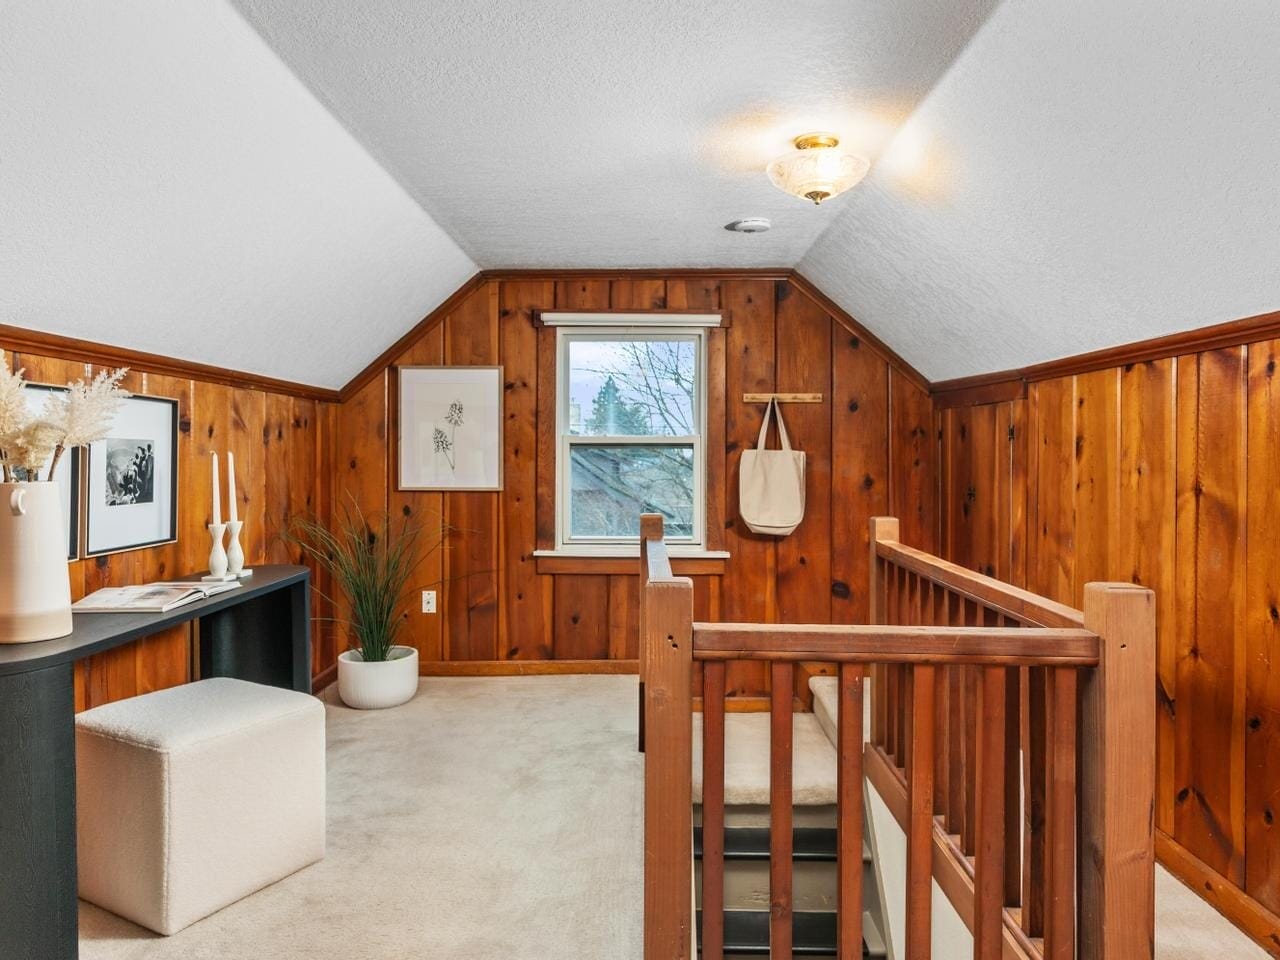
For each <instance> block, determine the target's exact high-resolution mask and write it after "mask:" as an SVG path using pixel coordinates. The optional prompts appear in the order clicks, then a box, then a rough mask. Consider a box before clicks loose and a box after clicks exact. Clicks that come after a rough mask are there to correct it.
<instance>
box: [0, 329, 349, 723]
mask: <svg viewBox="0 0 1280 960" xmlns="http://www.w3.org/2000/svg"><path fill="white" fill-rule="evenodd" d="M9 359H10V362H11V363H12V364H13V366H14V368H15V369H16V368H24V369H25V371H26V374H25V375H26V378H27V379H28V380H30V381H31V382H35V383H51V384H58V385H61V384H65V383H67V382H68V381H71V380H77V379H81V378H86V377H92V376H94V375H96V374H97V373H98V372H100V371H101V370H102V369H104V368H102V367H98V366H93V365H89V364H84V363H80V362H77V361H72V360H65V359H61V358H55V357H46V356H41V355H39V354H32V353H22V354H13V355H11V356H10V358H9ZM123 385H124V387H125V388H126V389H128V390H130V391H132V392H134V393H139V394H144V395H149V396H159V397H169V398H171V399H175V400H177V401H178V448H177V460H178V516H177V537H178V539H177V542H176V543H172V544H164V545H161V546H157V547H149V548H146V549H142V550H130V551H125V552H122V553H115V554H109V555H107V556H103V557H94V558H91V559H88V560H77V561H73V562H72V563H70V564H69V567H68V572H69V575H70V580H71V592H72V598H73V599H79V598H80V597H82V596H84V594H86V593H89V592H92V591H93V590H97V589H98V588H100V587H108V586H122V585H127V584H136V583H143V582H146V581H150V580H160V579H172V578H174V577H178V576H182V575H185V574H189V573H195V572H199V571H200V570H202V569H204V568H205V567H206V564H207V561H208V556H209V535H208V532H207V530H206V525H207V524H208V522H209V520H210V516H209V514H210V510H211V504H210V491H209V483H210V469H209V451H210V450H212V449H217V450H218V451H219V455H220V457H222V469H223V476H224V477H225V470H226V459H225V454H226V451H227V450H234V451H235V453H236V461H237V462H236V474H237V476H236V480H237V484H238V492H239V495H240V513H241V518H242V519H243V520H245V522H246V528H245V535H244V536H243V537H242V544H243V545H244V548H245V562H246V564H247V565H252V564H255V563H263V562H276V561H281V560H284V559H285V554H286V553H287V551H286V550H284V549H283V548H282V547H281V546H280V545H279V540H278V537H277V533H278V531H279V529H280V528H281V526H282V523H283V520H284V511H286V510H290V509H292V508H293V507H295V506H296V507H297V508H298V509H299V510H306V509H309V508H310V507H311V505H312V504H314V503H316V502H317V501H318V498H319V496H320V493H321V491H322V489H323V488H324V487H325V486H327V483H328V474H329V469H328V462H327V458H325V457H323V455H322V441H321V437H320V434H319V431H318V430H317V429H316V424H317V422H318V421H319V420H320V419H323V417H325V416H328V414H329V410H330V408H331V405H330V404H327V403H323V402H319V401H314V400H304V399H299V398H295V397H289V396H283V395H277V394H271V393H264V392H262V391H259V390H252V389H245V388H233V387H229V386H224V385H221V384H212V383H209V382H207V381H201V380H193V379H188V378H183V377H178V376H169V375H162V374H155V373H145V372H136V371H135V372H130V373H129V374H128V375H127V376H126V378H125V380H124V382H123ZM273 425H278V426H279V427H280V428H281V430H283V431H284V433H283V435H279V434H277V435H273V434H272V426H273ZM224 490H225V488H224ZM320 515H325V514H324V513H323V510H322V511H321V513H320ZM315 609H316V613H317V615H319V614H320V612H321V610H322V606H321V601H320V600H319V598H317V600H316V608H315ZM318 632H319V631H318V630H317V633H318ZM330 663H332V650H331V649H330V650H328V651H326V649H325V647H324V645H323V644H319V645H318V646H317V650H316V656H315V658H314V661H313V670H314V672H316V673H319V672H320V671H322V670H324V669H325V668H326V667H327V666H329V664H330ZM190 670H191V627H190V626H189V625H185V626H179V627H174V628H172V629H169V630H165V631H163V632H161V633H158V634H155V635H154V636H151V637H146V638H143V639H141V640H139V641H137V642H135V643H132V644H128V645H126V646H124V647H120V648H117V649H116V650H111V651H107V652H106V653H102V654H98V655H96V656H93V657H89V658H86V659H85V660H82V661H80V662H78V663H77V664H76V670H75V705H76V709H77V710H84V709H88V708H89V707H94V706H99V705H101V704H104V703H109V702H111V701H113V700H119V699H123V698H125V697H131V696H136V695H137V694H141V693H148V692H150V691H153V690H160V689H164V688H166V687H170V686H175V685H177V684H181V683H185V682H187V681H189V680H190V679H191V674H190Z"/></svg>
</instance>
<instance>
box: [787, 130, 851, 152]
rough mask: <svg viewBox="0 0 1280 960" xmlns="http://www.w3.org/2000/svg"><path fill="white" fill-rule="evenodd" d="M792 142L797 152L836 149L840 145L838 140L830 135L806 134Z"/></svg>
mask: <svg viewBox="0 0 1280 960" xmlns="http://www.w3.org/2000/svg"><path fill="white" fill-rule="evenodd" d="M794 142H795V145H796V149H797V150H810V149H812V148H814V147H837V146H839V145H840V140H839V138H838V137H836V136H835V135H834V134H830V133H806V134H802V135H801V136H798V137H796V139H795V141H794Z"/></svg>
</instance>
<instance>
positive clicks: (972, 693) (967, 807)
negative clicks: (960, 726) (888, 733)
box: [960, 600, 982, 856]
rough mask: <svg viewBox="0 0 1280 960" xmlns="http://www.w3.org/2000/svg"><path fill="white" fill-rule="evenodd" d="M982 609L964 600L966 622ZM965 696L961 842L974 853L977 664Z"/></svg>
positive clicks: (968, 670)
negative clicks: (962, 825) (962, 827)
mask: <svg viewBox="0 0 1280 960" xmlns="http://www.w3.org/2000/svg"><path fill="white" fill-rule="evenodd" d="M981 619H982V611H981V608H979V606H978V605H977V604H976V603H974V602H973V601H971V600H966V601H965V602H964V625H965V626H967V627H976V626H978V625H979V624H980V623H981ZM960 670H961V671H962V673H963V675H964V681H963V683H962V685H961V696H962V697H963V698H964V748H963V749H964V829H963V830H962V831H961V834H960V845H961V847H962V848H963V849H964V852H965V853H966V854H967V855H969V856H973V854H974V852H975V851H976V850H977V843H978V833H977V826H978V769H977V766H978V765H977V758H978V675H979V669H978V668H977V667H972V666H965V667H961V668H960Z"/></svg>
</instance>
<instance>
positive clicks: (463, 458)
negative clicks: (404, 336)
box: [397, 367, 502, 490]
mask: <svg viewBox="0 0 1280 960" xmlns="http://www.w3.org/2000/svg"><path fill="white" fill-rule="evenodd" d="M398 374H399V377H398V379H399V393H398V399H399V405H398V407H397V410H398V415H399V433H398V443H397V448H398V451H399V473H398V478H399V480H398V484H397V486H398V489H400V490H501V489H502V367H400V368H398Z"/></svg>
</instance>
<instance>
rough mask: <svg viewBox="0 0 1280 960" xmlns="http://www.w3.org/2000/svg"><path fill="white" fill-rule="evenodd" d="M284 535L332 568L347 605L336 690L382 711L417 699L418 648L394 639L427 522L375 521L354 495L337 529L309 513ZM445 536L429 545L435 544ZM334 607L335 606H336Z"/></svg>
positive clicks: (346, 699) (361, 706) (351, 701)
mask: <svg viewBox="0 0 1280 960" xmlns="http://www.w3.org/2000/svg"><path fill="white" fill-rule="evenodd" d="M284 536H285V539H286V540H287V541H289V542H290V543H292V544H294V545H295V546H297V547H298V548H299V549H301V550H302V552H303V553H304V554H305V556H307V557H309V558H310V559H311V560H312V561H313V562H314V563H315V564H316V565H318V566H319V567H321V568H322V569H324V570H327V571H328V572H329V573H330V574H331V575H332V577H333V581H334V584H335V586H336V587H337V589H338V590H339V591H340V592H341V593H342V596H343V598H344V600H345V601H346V603H345V606H346V609H347V610H348V611H349V616H348V617H347V618H345V619H344V618H338V617H335V618H334V619H335V620H336V621H337V622H340V623H346V624H347V627H348V642H349V644H350V649H348V650H345V651H343V652H342V653H341V654H339V655H338V695H339V696H340V697H341V698H342V702H343V703H345V704H346V705H347V706H349V707H355V708H356V709H357V710H380V709H383V708H385V707H395V706H399V705H400V704H402V703H405V702H407V701H409V700H411V699H413V695H414V694H415V693H417V692H418V651H417V650H416V649H415V648H414V647H410V646H401V645H398V644H397V643H396V637H397V635H398V634H399V632H400V627H401V625H402V624H403V622H404V618H403V617H402V615H401V611H402V609H403V607H404V604H405V601H406V594H407V591H408V586H409V578H410V577H411V576H412V574H413V571H414V569H415V568H416V567H417V566H418V564H419V563H420V562H421V559H422V558H421V557H420V556H419V555H418V550H417V548H418V545H419V543H421V541H422V538H423V528H422V527H421V526H419V525H416V524H413V523H411V522H410V520H409V519H408V518H407V517H406V518H405V519H404V520H403V522H401V523H399V524H394V523H393V522H392V520H391V517H390V516H389V515H382V516H381V517H380V519H379V520H378V522H377V523H376V525H370V524H369V523H368V521H367V520H366V518H365V516H364V514H363V513H362V512H361V510H360V508H359V506H358V505H357V504H355V502H354V500H353V501H352V504H351V506H348V507H344V509H343V515H342V519H341V521H340V522H339V524H338V527H337V529H336V530H330V529H329V528H328V527H326V526H325V525H324V524H322V523H319V522H318V521H316V520H315V519H312V518H302V517H295V518H293V519H292V520H290V522H289V526H288V530H287V532H286V533H285V535H284ZM443 537H444V530H443V529H442V530H441V537H440V539H439V540H437V541H436V542H435V543H434V544H432V545H431V547H430V549H431V550H435V549H437V548H438V547H439V546H440V545H441V543H442V542H443ZM335 606H336V604H335Z"/></svg>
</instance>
